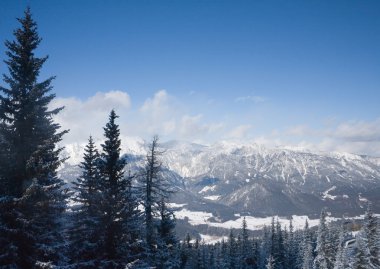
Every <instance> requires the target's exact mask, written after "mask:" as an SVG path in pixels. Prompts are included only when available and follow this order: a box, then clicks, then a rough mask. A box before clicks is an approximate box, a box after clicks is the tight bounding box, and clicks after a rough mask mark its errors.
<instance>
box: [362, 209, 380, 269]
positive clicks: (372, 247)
mask: <svg viewBox="0 0 380 269" xmlns="http://www.w3.org/2000/svg"><path fill="white" fill-rule="evenodd" d="M378 227H379V224H378V220H377V218H376V217H375V216H374V214H373V212H372V204H371V203H368V207H367V210H366V212H365V217H364V234H365V237H366V247H367V248H368V251H369V255H370V257H369V261H370V263H371V265H372V266H374V267H375V268H380V231H379V230H378V229H379V228H378Z"/></svg>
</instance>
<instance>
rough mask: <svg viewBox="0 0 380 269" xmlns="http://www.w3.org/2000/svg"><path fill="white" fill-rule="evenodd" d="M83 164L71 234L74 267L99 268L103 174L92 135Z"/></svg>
mask: <svg viewBox="0 0 380 269" xmlns="http://www.w3.org/2000/svg"><path fill="white" fill-rule="evenodd" d="M84 151H85V153H84V157H83V159H84V160H83V162H82V163H81V165H80V168H81V169H82V175H81V176H80V177H79V178H78V179H77V180H76V182H74V183H73V184H74V191H75V194H74V197H73V198H72V199H73V201H74V202H76V203H77V204H78V205H77V206H76V207H73V211H74V213H73V227H72V228H71V230H70V233H71V236H70V237H71V248H70V250H71V255H70V256H71V259H72V260H71V264H72V265H73V266H75V267H77V268H83V267H86V268H97V259H98V255H97V253H98V252H100V251H99V249H98V248H99V245H98V240H99V238H98V236H97V235H98V234H99V233H100V231H99V224H100V221H101V215H102V214H101V212H100V208H99V206H98V202H99V201H100V198H101V195H100V192H101V189H100V185H101V182H100V175H99V169H98V161H99V153H98V151H97V149H96V148H95V144H94V141H93V139H92V137H91V136H90V138H89V140H88V144H87V146H86V147H85V149H84Z"/></svg>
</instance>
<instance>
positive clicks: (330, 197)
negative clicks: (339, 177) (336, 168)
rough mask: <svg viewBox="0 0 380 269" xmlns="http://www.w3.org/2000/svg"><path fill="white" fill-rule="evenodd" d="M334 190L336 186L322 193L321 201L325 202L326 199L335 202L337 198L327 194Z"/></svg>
mask: <svg viewBox="0 0 380 269" xmlns="http://www.w3.org/2000/svg"><path fill="white" fill-rule="evenodd" d="M335 189H336V186H332V187H331V188H330V189H328V190H326V191H325V192H323V193H322V200H326V199H330V200H335V199H336V197H337V196H336V195H331V194H329V192H330V191H333V190H335Z"/></svg>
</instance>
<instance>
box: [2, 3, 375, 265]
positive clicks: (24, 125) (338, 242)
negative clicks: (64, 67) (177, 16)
mask: <svg viewBox="0 0 380 269" xmlns="http://www.w3.org/2000/svg"><path fill="white" fill-rule="evenodd" d="M11 30H12V29H10V31H11ZM2 41H4V40H2ZM43 42H44V41H43V40H42V38H41V37H40V35H39V28H38V27H37V22H36V20H35V19H34V17H33V15H32V10H31V9H30V8H27V9H26V10H25V12H24V14H23V15H22V16H21V17H20V18H19V19H18V27H17V29H15V30H14V32H13V38H12V39H10V40H7V41H5V46H6V49H7V51H6V55H2V56H1V58H2V59H3V60H4V63H3V65H5V66H6V68H7V72H6V73H4V74H3V83H1V86H0V90H1V95H0V143H1V146H0V153H1V154H0V268H4V269H37V268H40V269H48V268H57V269H58V268H61V269H82V268H83V269H96V268H99V269H127V268H131V269H132V268H135V269H137V268H157V269H175V268H178V269H179V268H189V269H190V268H191V269H202V268H203V269H214V268H215V269H216V268H219V269H248V268H252V269H376V268H380V228H379V227H380V221H379V219H378V216H377V215H376V214H375V213H374V211H373V209H372V206H373V205H371V203H370V202H368V203H367V205H366V213H365V215H364V218H363V219H362V220H360V221H355V222H353V221H352V220H351V219H350V218H348V217H347V218H341V219H339V220H337V221H333V222H327V221H326V218H327V216H328V213H327V211H326V210H325V209H322V211H321V212H320V219H319V224H318V225H317V226H314V227H309V224H308V222H307V221H306V222H305V224H304V228H303V229H295V228H294V226H293V221H292V219H291V218H289V221H288V224H287V225H284V224H280V222H279V221H278V219H277V218H276V217H273V218H272V222H271V224H270V225H265V226H263V227H262V229H261V230H258V231H254V232H253V231H252V230H249V229H248V228H247V223H246V219H245V218H244V219H243V221H242V223H241V227H240V229H231V230H230V232H229V235H228V237H223V238H221V239H220V240H219V241H217V242H213V243H210V242H205V241H204V240H202V239H201V238H199V237H197V236H194V235H192V234H191V233H190V232H189V233H187V235H186V236H185V237H183V236H179V235H178V234H177V232H176V217H175V212H174V211H173V209H172V207H170V205H169V203H170V201H171V200H170V199H171V196H172V195H173V194H174V193H175V192H176V190H175V189H174V188H173V187H172V184H171V183H170V181H169V180H168V179H167V178H165V177H163V176H162V171H163V169H165V167H164V166H163V163H162V157H163V156H164V155H165V150H163V149H162V148H161V144H160V140H159V137H158V136H154V137H153V138H151V140H150V142H149V143H148V144H149V146H148V147H147V148H146V155H145V159H143V160H141V161H142V162H143V163H144V165H143V166H142V167H140V168H139V169H137V170H136V169H134V170H131V169H130V168H129V166H128V165H129V163H130V160H129V159H128V158H127V157H125V156H124V155H123V154H122V153H121V142H122V141H121V134H120V127H119V120H120V118H122V117H125V115H119V114H118V111H117V110H116V109H115V110H111V111H109V115H108V121H107V122H104V125H103V126H99V127H98V128H100V129H101V130H103V134H104V137H103V139H104V140H103V142H102V144H101V145H100V147H98V146H97V145H96V143H95V141H94V138H93V137H92V136H90V132H91V131H90V130H83V132H88V142H87V145H86V147H85V150H84V154H83V156H82V161H81V163H80V171H81V175H80V176H79V177H78V178H76V180H75V181H74V182H72V184H71V185H68V184H66V183H65V178H63V177H61V176H59V174H58V171H59V167H60V166H61V165H62V164H63V163H64V162H65V161H66V159H67V158H66V157H64V156H63V155H62V154H61V153H62V151H63V150H64V147H63V146H61V145H62V144H61V143H60V142H61V141H62V139H63V138H64V137H65V135H67V134H68V133H69V132H70V131H71V130H64V129H63V128H61V126H60V125H59V124H58V123H57V122H56V121H55V120H54V118H55V116H56V115H59V114H60V113H62V112H63V111H64V110H65V109H66V108H65V107H55V108H53V109H51V106H50V105H51V102H52V101H53V100H54V99H55V98H56V95H55V93H54V87H53V84H54V80H55V76H51V77H48V78H45V79H41V76H40V73H41V70H42V69H43V67H44V64H45V63H46V62H47V61H50V60H49V58H48V56H45V55H44V54H43V51H42V50H40V49H38V48H40V47H39V46H40V44H41V43H43ZM37 49H38V50H37ZM57 75H58V76H59V74H57ZM83 113H85V111H83ZM78 116H79V115H78ZM119 117H120V118H119Z"/></svg>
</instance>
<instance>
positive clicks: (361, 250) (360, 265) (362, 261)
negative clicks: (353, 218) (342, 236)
mask: <svg viewBox="0 0 380 269" xmlns="http://www.w3.org/2000/svg"><path fill="white" fill-rule="evenodd" d="M365 245H366V244H365V243H364V242H363V238H361V237H360V236H358V237H357V238H356V254H355V257H354V262H353V265H352V269H372V268H377V267H372V266H370V254H369V251H368V249H367V248H366V246H365Z"/></svg>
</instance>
